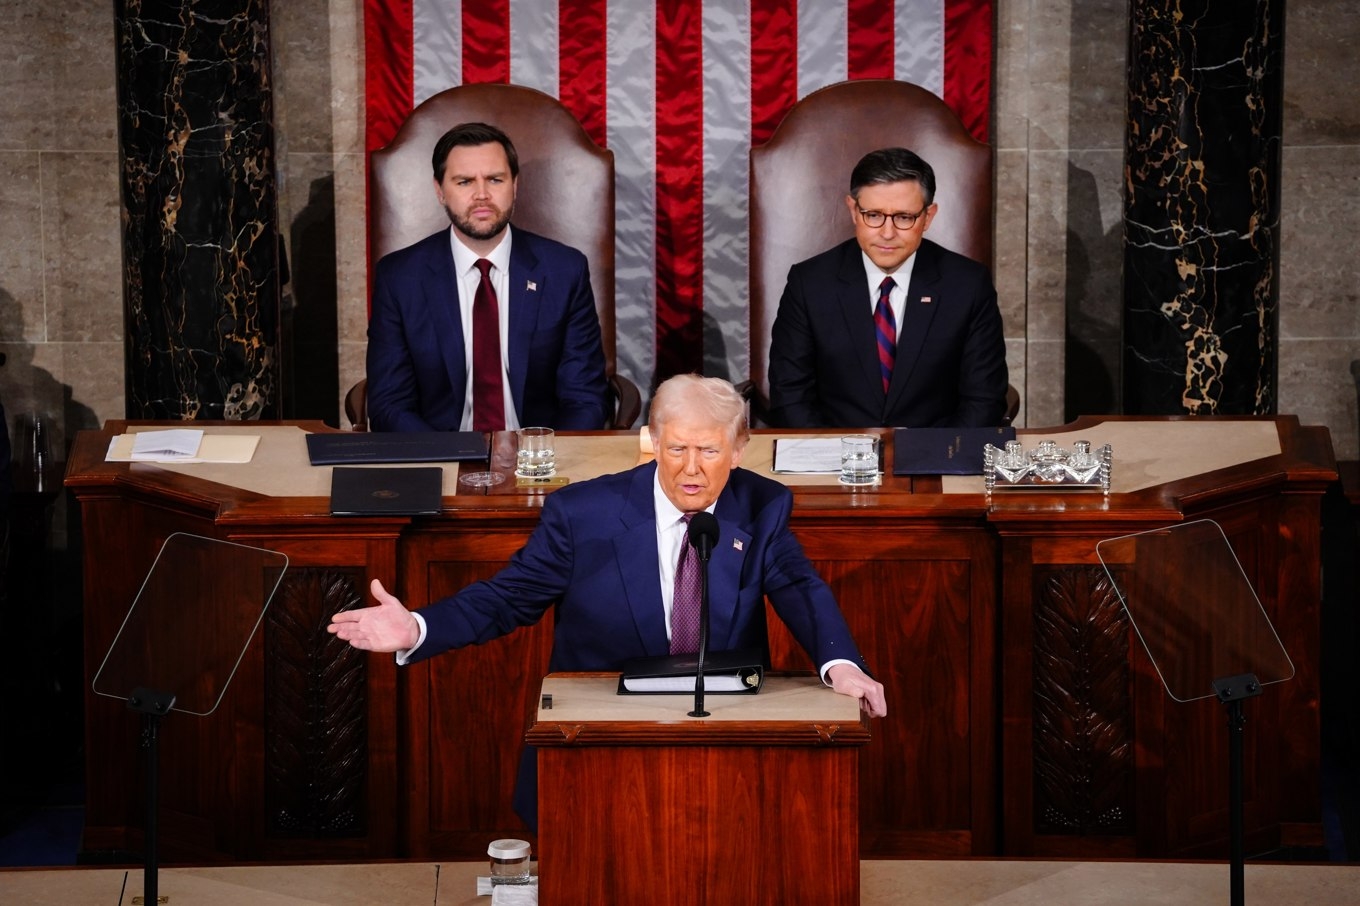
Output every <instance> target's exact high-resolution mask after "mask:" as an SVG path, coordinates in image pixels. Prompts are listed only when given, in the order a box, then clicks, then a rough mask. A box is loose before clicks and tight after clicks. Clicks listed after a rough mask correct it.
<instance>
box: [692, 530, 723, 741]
mask: <svg viewBox="0 0 1360 906" xmlns="http://www.w3.org/2000/svg"><path fill="white" fill-rule="evenodd" d="M689 543H690V544H691V545H692V546H693V547H694V550H695V552H696V553H698V555H699V576H700V586H699V587H700V594H699V651H698V659H697V663H696V664H695V670H694V710H693V711H691V712H689V716H690V717H708V712H707V711H705V710H704V660H705V659H706V658H707V657H708V558H709V557H710V556H711V555H712V554H713V548H714V546H715V545H716V544H717V543H718V519H717V517H716V516H714V515H713V514H712V513H708V512H699V513H695V514H694V515H693V516H691V517H690V520H689Z"/></svg>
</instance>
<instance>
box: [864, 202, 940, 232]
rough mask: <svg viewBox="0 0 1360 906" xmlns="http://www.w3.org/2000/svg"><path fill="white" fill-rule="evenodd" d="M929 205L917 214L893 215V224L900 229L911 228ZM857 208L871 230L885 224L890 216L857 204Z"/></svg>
mask: <svg viewBox="0 0 1360 906" xmlns="http://www.w3.org/2000/svg"><path fill="white" fill-rule="evenodd" d="M929 207H930V205H926V207H924V208H922V209H921V210H919V211H917V212H916V213H915V214H893V215H891V216H892V222H893V226H895V227H897V228H898V229H899V230H909V229H911V228H912V227H914V226H916V221H918V220H920V219H921V216H922V215H923V214H925V212H926V208H929ZM855 210H857V211H859V216H860V218H861V219H862V220H863V221H864V225H865V226H867V227H868V228H869V229H871V230H876V229H878V228H879V227H881V226H883V224H884V222H886V221H887V219H888V217H889V215H888V214H884V213H883V212H882V211H866V210H864V209H863V208H861V207H859V206H856V207H855Z"/></svg>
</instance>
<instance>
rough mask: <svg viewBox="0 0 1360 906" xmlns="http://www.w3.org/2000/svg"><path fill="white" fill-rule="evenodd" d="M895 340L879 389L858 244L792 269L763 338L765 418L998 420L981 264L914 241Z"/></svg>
mask: <svg viewBox="0 0 1360 906" xmlns="http://www.w3.org/2000/svg"><path fill="white" fill-rule="evenodd" d="M875 289H876V288H875ZM898 337H899V339H898V347H897V361H896V366H895V367H894V369H893V376H892V382H891V384H890V385H889V387H888V392H887V393H884V392H883V379H882V377H881V375H880V372H879V365H878V342H877V339H876V334H875V331H874V318H873V306H872V304H870V291H869V286H868V281H867V280H866V278H865V274H864V260H863V257H862V252H861V251H860V248H859V245H858V243H856V242H855V240H853V239H851V240H848V241H847V242H844V243H842V244H840V245H838V246H836V247H835V248H833V249H831V250H829V251H826V252H823V253H822V254H820V255H817V256H815V257H813V258H809V259H808V260H806V261H803V262H800V263H798V264H795V265H794V266H793V267H792V268H790V269H789V279H788V284H787V285H786V286H785V288H784V295H783V297H782V298H781V299H780V301H779V312H778V314H777V315H776V317H775V321H774V327H773V329H772V330H771V335H770V364H769V379H770V411H769V413H768V419H769V421H770V422H771V423H773V424H774V425H777V426H780V427H789V428H820V427H870V426H875V425H878V426H890V427H899V428H917V427H926V426H931V425H938V426H946V427H960V426H969V425H972V426H990V425H999V424H1001V420H1002V417H1003V416H1004V415H1005V412H1006V383H1007V373H1006V343H1005V337H1004V335H1003V332H1002V327H1001V311H1000V309H999V308H997V304H996V289H995V288H994V287H993V286H992V278H991V275H990V274H989V273H988V272H987V268H985V267H983V266H982V265H981V264H978V263H977V262H976V261H973V260H971V259H969V258H965V257H963V256H962V255H959V254H956V253H954V252H951V251H949V250H947V249H945V248H942V247H941V246H939V245H937V244H935V243H934V242H931V241H930V240H929V239H926V240H923V241H922V242H921V246H920V248H918V249H917V250H916V262H915V264H914V265H913V266H912V272H911V283H910V285H909V286H908V287H907V300H906V305H905V306H904V310H903V315H902V325H901V329H900V330H899V332H898Z"/></svg>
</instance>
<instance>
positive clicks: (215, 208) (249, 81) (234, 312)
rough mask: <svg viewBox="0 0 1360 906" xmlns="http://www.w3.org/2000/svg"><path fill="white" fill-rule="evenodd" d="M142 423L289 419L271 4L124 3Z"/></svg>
mask: <svg viewBox="0 0 1360 906" xmlns="http://www.w3.org/2000/svg"><path fill="white" fill-rule="evenodd" d="M115 16H116V27H117V39H118V126H119V145H120V157H121V174H120V179H121V186H120V189H121V195H122V209H123V210H122V213H123V277H124V283H123V298H124V310H125V317H126V324H127V337H126V351H127V380H126V386H127V414H128V416H129V417H134V418H166V419H222V418H225V419H258V418H275V417H278V413H279V400H278V395H279V390H278V388H279V380H278V370H279V368H278V356H279V348H278V337H279V285H278V264H279V242H278V231H277V219H278V218H277V211H276V203H275V200H276V199H275V194H276V193H275V182H274V130H273V124H272V116H273V111H272V99H271V86H270V71H269V6H268V0H140V2H139V0H117V2H116V4H115Z"/></svg>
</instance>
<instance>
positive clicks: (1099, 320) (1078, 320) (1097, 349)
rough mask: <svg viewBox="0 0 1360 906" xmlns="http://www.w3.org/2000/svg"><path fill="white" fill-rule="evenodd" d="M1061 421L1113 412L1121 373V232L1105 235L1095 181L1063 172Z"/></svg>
mask: <svg viewBox="0 0 1360 906" xmlns="http://www.w3.org/2000/svg"><path fill="white" fill-rule="evenodd" d="M1067 224H1068V229H1067V281H1066V287H1065V289H1066V292H1065V297H1066V298H1065V306H1066V315H1067V318H1066V321H1067V332H1066V338H1065V339H1066V348H1065V360H1066V365H1065V369H1064V371H1065V374H1064V378H1063V380H1064V387H1063V398H1064V409H1063V416H1064V420H1065V421H1068V422H1070V421H1072V420H1073V419H1075V418H1077V417H1078V416H1081V415H1102V414H1110V413H1117V412H1119V411H1120V406H1121V405H1122V402H1121V399H1120V394H1119V375H1120V368H1121V364H1120V363H1121V356H1122V342H1121V329H1120V325H1121V322H1122V311H1123V307H1124V303H1123V293H1122V290H1121V286H1120V273H1121V271H1122V266H1123V265H1122V262H1123V245H1122V240H1121V237H1122V228H1121V227H1119V226H1116V227H1115V228H1114V229H1111V230H1108V231H1107V230H1106V229H1105V228H1104V225H1103V223H1102V222H1101V217H1100V196H1099V192H1098V191H1097V187H1096V180H1095V177H1094V176H1093V175H1092V174H1091V173H1088V172H1087V171H1085V170H1082V169H1079V168H1078V167H1076V166H1073V165H1072V164H1070V163H1069V164H1068V167H1067Z"/></svg>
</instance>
